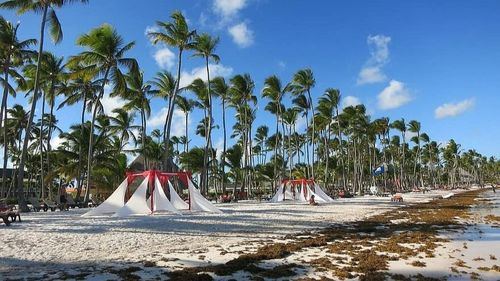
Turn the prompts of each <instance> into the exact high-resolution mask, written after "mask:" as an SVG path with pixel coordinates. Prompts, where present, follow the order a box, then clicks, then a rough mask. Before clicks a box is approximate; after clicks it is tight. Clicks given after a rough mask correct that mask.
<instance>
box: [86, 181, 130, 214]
mask: <svg viewBox="0 0 500 281" xmlns="http://www.w3.org/2000/svg"><path fill="white" fill-rule="evenodd" d="M127 187H128V182H127V179H125V180H124V181H123V182H122V183H121V184H120V185H119V186H118V188H117V189H116V190H115V191H114V192H113V194H111V196H109V197H108V199H106V201H104V202H102V203H101V204H100V205H99V206H97V208H94V209H92V210H90V211H88V212H86V213H85V214H83V216H84V217H91V216H102V215H109V214H112V213H114V212H116V211H118V209H120V208H121V207H123V206H124V205H125V193H126V192H127Z"/></svg>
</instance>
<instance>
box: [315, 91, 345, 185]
mask: <svg viewBox="0 0 500 281" xmlns="http://www.w3.org/2000/svg"><path fill="white" fill-rule="evenodd" d="M339 102H340V91H339V90H338V89H332V88H328V89H326V90H325V93H324V94H323V96H322V97H321V98H320V99H319V104H318V111H320V112H319V113H320V116H322V117H323V118H324V119H326V120H327V129H326V130H327V134H328V137H327V140H326V143H327V144H329V143H330V130H331V128H330V126H331V121H330V120H333V119H334V117H335V116H338V114H339V111H338V110H339V109H338V107H339ZM337 133H338V138H339V141H340V130H338V131H337ZM325 149H326V158H325V184H328V175H329V170H328V169H329V166H328V160H329V158H330V157H329V155H330V146H329V145H326V148H325ZM339 150H340V149H339ZM337 152H339V151H337ZM337 155H340V153H337Z"/></svg>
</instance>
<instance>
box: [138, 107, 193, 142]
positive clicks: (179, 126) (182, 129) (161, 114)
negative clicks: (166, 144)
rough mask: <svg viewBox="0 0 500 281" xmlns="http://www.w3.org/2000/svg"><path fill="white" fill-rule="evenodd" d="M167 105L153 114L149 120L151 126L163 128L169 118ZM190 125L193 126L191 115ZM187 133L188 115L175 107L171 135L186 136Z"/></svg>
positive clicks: (148, 123) (189, 118)
mask: <svg viewBox="0 0 500 281" xmlns="http://www.w3.org/2000/svg"><path fill="white" fill-rule="evenodd" d="M167 112H168V109H167V107H162V108H161V109H160V110H159V111H158V112H157V113H156V114H154V115H152V116H151V117H150V118H149V119H148V122H147V125H148V126H149V127H150V128H160V129H161V130H163V126H164V125H165V119H166V118H167ZM188 127H191V115H190V116H189V117H188ZM185 133H186V115H185V114H184V112H182V111H181V110H179V109H177V108H176V109H174V115H173V116H172V128H171V131H170V136H177V137H180V136H184V135H185Z"/></svg>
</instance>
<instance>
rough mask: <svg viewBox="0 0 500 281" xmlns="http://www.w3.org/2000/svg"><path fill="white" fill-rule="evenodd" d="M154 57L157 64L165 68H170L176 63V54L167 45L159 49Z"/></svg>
mask: <svg viewBox="0 0 500 281" xmlns="http://www.w3.org/2000/svg"><path fill="white" fill-rule="evenodd" d="M153 57H154V59H155V61H156V64H157V65H158V66H159V67H160V68H163V69H170V68H172V67H173V66H174V64H175V54H174V52H172V51H170V49H169V48H167V47H163V48H159V49H157V50H156V51H155V53H154V55H153Z"/></svg>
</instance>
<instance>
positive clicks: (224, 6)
mask: <svg viewBox="0 0 500 281" xmlns="http://www.w3.org/2000/svg"><path fill="white" fill-rule="evenodd" d="M246 3H247V1H246V0H214V3H213V9H214V11H215V12H216V13H217V14H219V15H220V16H222V17H223V18H231V17H234V16H235V15H237V14H238V12H239V11H240V10H241V9H243V8H244V7H245V5H246Z"/></svg>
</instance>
